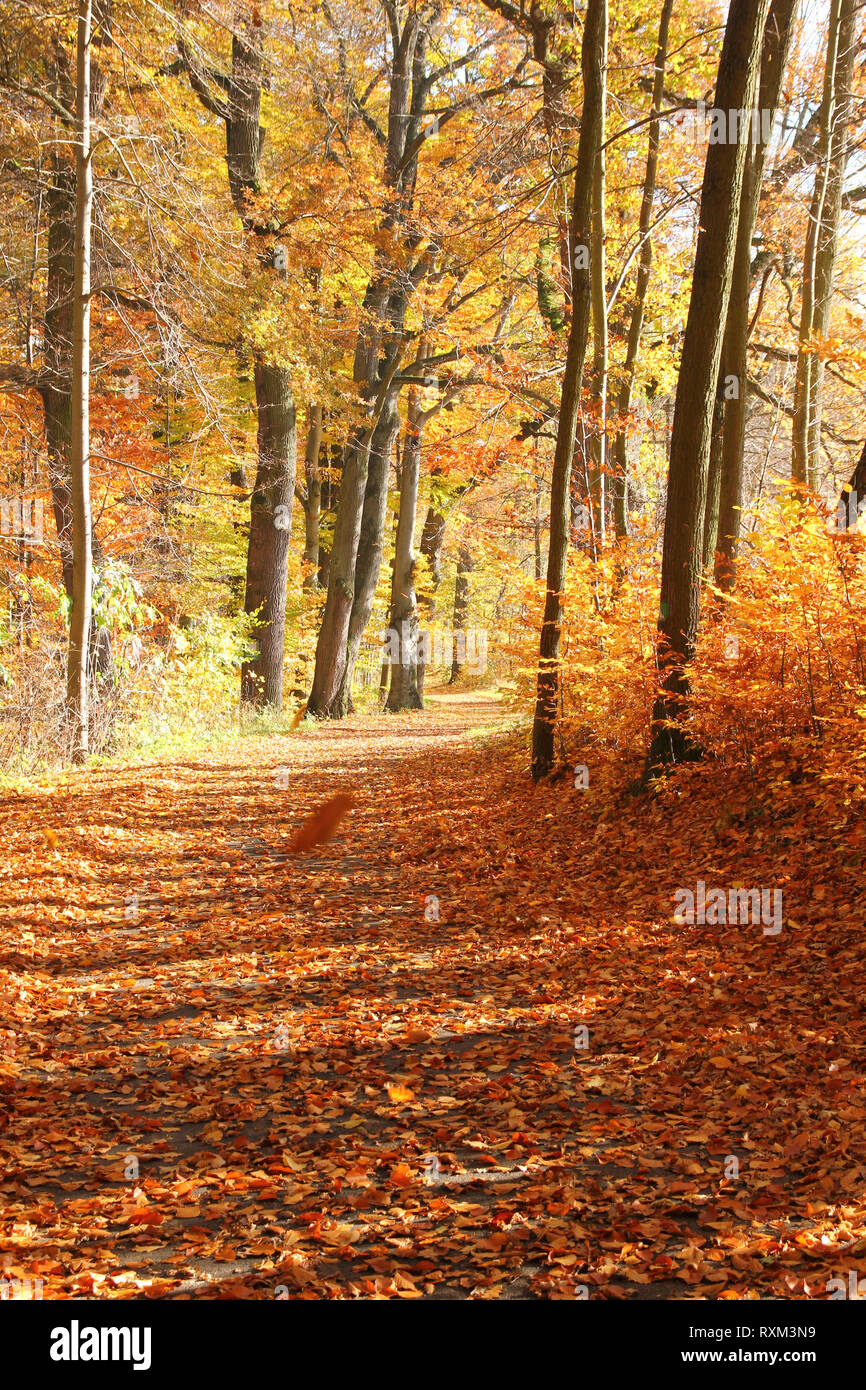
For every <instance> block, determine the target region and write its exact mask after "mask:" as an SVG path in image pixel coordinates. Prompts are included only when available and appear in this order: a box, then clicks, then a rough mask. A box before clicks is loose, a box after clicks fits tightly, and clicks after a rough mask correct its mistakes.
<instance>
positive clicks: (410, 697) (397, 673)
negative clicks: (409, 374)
mask: <svg viewBox="0 0 866 1390" xmlns="http://www.w3.org/2000/svg"><path fill="white" fill-rule="evenodd" d="M422 429H423V411H422V410H421V409H420V391H419V388H418V387H417V386H412V387H410V390H409V398H408V406H407V413H406V432H405V435H404V445H403V466H402V468H401V471H400V510H399V513H398V516H397V539H396V541H395V543H394V573H393V576H392V579H391V611H390V615H389V622H388V626H389V629H390V631H391V634H396V637H394V636H393V635H392V636H391V639H390V643H389V649H390V650H391V652H392V654H393V649H394V647H396V648H397V653H398V659H397V661H393V660H392V661H391V663H390V675H391V686H390V689H389V691H388V700H387V703H386V709H389V710H391V711H393V712H395V711H397V710H402V709H423V702H422V700H421V697H420V695H419V694H418V674H417V672H418V603H417V599H416V595H415V555H414V553H413V547H414V541H415V513H416V511H417V509H418V479H419V476H420V472H421V435H422Z"/></svg>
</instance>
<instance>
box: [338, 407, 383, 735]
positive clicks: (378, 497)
mask: <svg viewBox="0 0 866 1390" xmlns="http://www.w3.org/2000/svg"><path fill="white" fill-rule="evenodd" d="M399 428H400V417H399V416H398V414H397V402H396V396H395V394H389V397H388V399H387V401H386V405H385V409H384V410H383V411H382V414H381V415H380V417H379V421H378V423H377V425H376V429H375V431H374V433H373V441H372V444H371V446H370V457H369V466H368V469H367V483H366V487H365V489H364V504H363V507H362V510H361V530H360V534H359V536H358V551H357V555H356V558H355V586H354V596H353V599H352V611H351V614H350V616H349V629H348V633H347V636H346V652H345V659H344V663H343V673H342V676H341V678H340V685H339V688H338V692H337V697H336V699H335V700H334V702H333V704H332V706H331V709H330V710H329V713H330V715H331V717H332V718H335V719H342V718H343V717H344V716H345V715H346V714H350V713H351V712H352V708H353V707H352V680H353V677H354V674H355V663H356V661H357V660H358V653H359V651H360V649H361V639H362V637H363V636H364V632H365V630H366V627H367V624H368V622H369V621H370V615H371V613H372V611H373V603H374V601H375V598H376V588H377V586H378V583H379V571H380V570H381V568H382V554H383V551H384V543H385V518H386V516H387V512H388V476H389V473H390V471H391V453H392V450H393V447H394V440H395V439H396V437H397V431H398V429H399Z"/></svg>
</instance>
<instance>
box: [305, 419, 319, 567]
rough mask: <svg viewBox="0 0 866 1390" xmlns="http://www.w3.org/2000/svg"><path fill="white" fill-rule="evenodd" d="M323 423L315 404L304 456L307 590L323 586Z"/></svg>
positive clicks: (308, 428)
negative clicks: (321, 555) (320, 559)
mask: <svg viewBox="0 0 866 1390" xmlns="http://www.w3.org/2000/svg"><path fill="white" fill-rule="evenodd" d="M322 424H323V422H322V407H321V406H320V405H311V406H310V419H309V425H308V427H307V445H306V450H305V453H304V481H305V482H306V487H307V502H306V506H305V507H304V564H305V566H306V567H307V572H306V574H305V575H304V588H305V589H307V590H315V589H317V588H318V587H319V522H320V519H321V514H322V474H321V471H320V468H319V451H320V450H321V447H322Z"/></svg>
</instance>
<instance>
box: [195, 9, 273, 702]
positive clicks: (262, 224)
mask: <svg viewBox="0 0 866 1390" xmlns="http://www.w3.org/2000/svg"><path fill="white" fill-rule="evenodd" d="M178 51H179V53H180V55H181V59H182V62H183V64H184V67H185V69H186V71H187V73H188V76H189V80H190V83H191V85H192V87H193V90H194V91H195V93H196V95H197V96H198V98H199V100H200V102H201V104H202V106H203V107H204V108H205V110H206V111H209V112H210V113H211V114H212V115H214V116H216V117H218V119H219V120H221V121H222V122H223V124H224V126H225V135H226V171H227V174H228V184H229V191H230V194H231V199H232V202H233V203H234V206H235V208H236V209H237V212H238V215H239V217H240V219H241V223H242V225H243V228H244V231H245V232H246V233H247V234H248V235H249V236H250V238H251V240H252V242H253V245H254V247H255V248H256V249H255V250H254V252H253V254H254V255H258V256H262V257H264V258H265V259H266V260H267V261H268V262H269V263H270V264H271V266H272V267H273V268H274V271H275V273H277V274H284V273H285V269H286V267H285V263H284V262H283V261H282V260H281V258H280V257H281V251H280V247H279V243H278V241H277V240H276V236H277V233H278V232H279V223H278V221H277V220H276V218H275V217H273V216H271V217H267V218H265V219H264V220H263V219H262V217H261V215H260V211H259V208H258V205H257V199H258V196H259V194H260V192H261V177H260V165H261V157H262V150H263V148H264V143H265V139H266V132H265V130H264V127H263V126H262V125H261V123H260V110H261V99H262V81H263V63H264V24H263V21H262V16H261V13H260V11H259V10H258V9H253V10H252V12H251V13H250V14H249V15H247V16H240V15H239V16H237V17H236V19H235V21H234V27H233V30H232V64H231V72H230V73H229V74H226V73H223V72H221V71H219V70H218V69H216V68H213V67H210V66H208V65H207V64H205V62H204V61H203V60H202V58H201V57H200V55H198V54H196V52H195V50H194V47H193V44H192V41H191V39H190V37H189V35H188V34H186V33H185V32H184V31H183V30H181V31H180V33H179V35H178ZM283 254H284V251H283ZM252 355H253V379H254V383H255V396H256V411H257V418H258V444H257V466H256V477H255V481H254V483H253V488H252V493H251V495H250V530H249V541H248V546H247V570H246V586H245V592H244V610H245V612H247V613H249V614H251V615H254V616H255V624H254V628H253V637H254V641H255V642H256V645H257V647H258V654H257V656H256V657H255V658H254V659H253V660H252V661H247V662H245V663H244V666H243V669H242V672H241V699H242V701H244V702H246V703H248V704H251V705H270V706H272V707H273V708H275V709H279V708H280V707H281V705H282V700H283V650H284V645H285V621H286V579H287V561H288V550H289V531H290V526H289V519H290V518H291V512H292V504H293V501H294V492H295V471H296V453H297V431H296V419H295V401H294V396H293V393H292V380H291V373H290V371H289V369H288V368H287V367H286V366H284V365H282V364H281V363H279V362H276V361H273V360H268V358H267V355H266V354H265V353H263V352H262V351H260V350H257V349H253V353H252Z"/></svg>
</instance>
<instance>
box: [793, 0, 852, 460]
mask: <svg viewBox="0 0 866 1390" xmlns="http://www.w3.org/2000/svg"><path fill="white" fill-rule="evenodd" d="M843 3H845V0H831V2H830V19H829V23H828V28H827V57H826V61H825V64H824V88H823V93H822V97H821V107H820V116H819V136H818V159H817V164H816V166H815V184H814V187H813V189H812V201H811V206H810V208H809V221H808V224H807V228H806V248H805V251H804V253H803V289H802V301H801V308H800V332H799V338H798V350H797V378H796V382H795V384H794V418H793V422H792V425H791V477H792V479H793V480H794V482H796V483H801V484H803V485H808V486H809V487H814V485H815V481H816V479H815V467H814V465H815V462H816V461H815V460H814V459H812V458H810V454H809V439H810V433H811V422H810V405H811V403H812V401H813V400H814V395H813V387H812V376H813V367H814V362H815V359H814V355H813V353H811V352H810V351H809V346H810V343H811V340H812V337H813V334H814V333H815V329H816V319H817V313H816V307H817V306H816V295H815V291H816V279H815V277H816V260H817V253H818V241H819V236H820V230H821V226H822V223H823V220H824V202H825V199H826V196H827V189H828V185H829V179H830V151H831V142H832V138H833V126H834V119H835V108H836V98H837V93H836V66H837V58H838V56H839V39H840V22H841V14H842V5H843Z"/></svg>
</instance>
